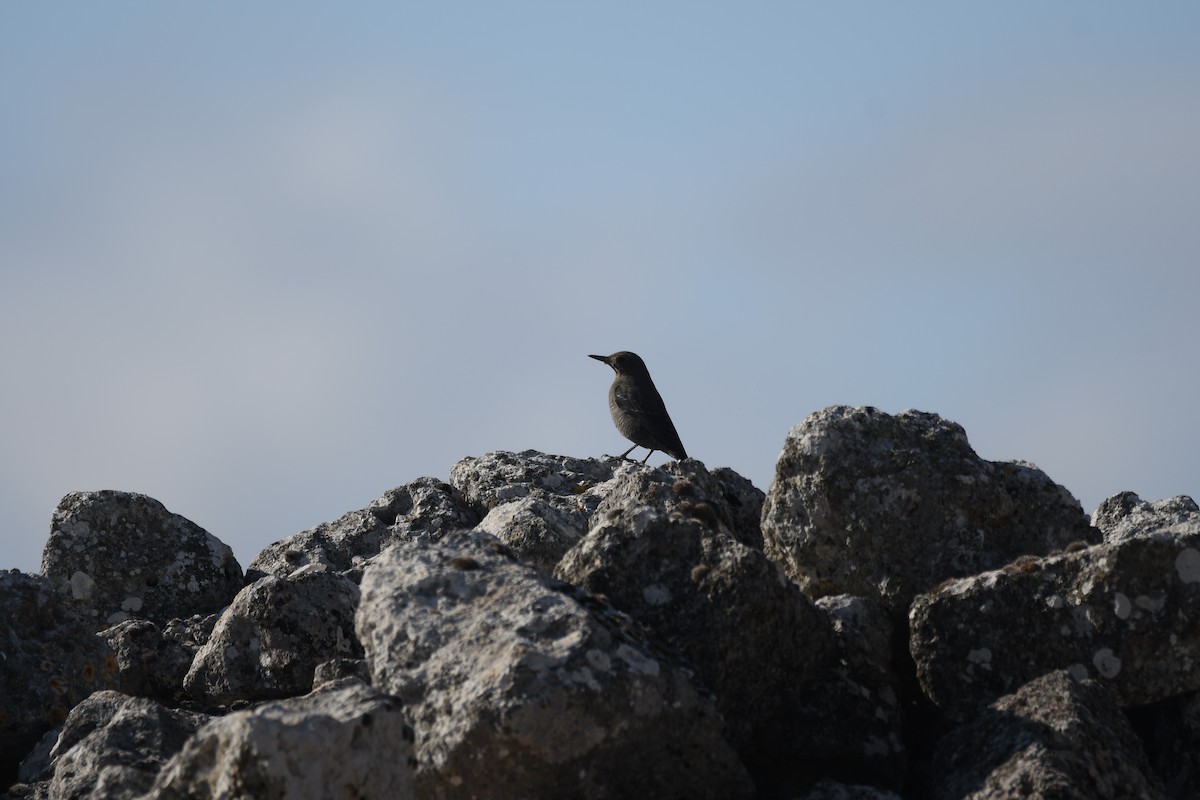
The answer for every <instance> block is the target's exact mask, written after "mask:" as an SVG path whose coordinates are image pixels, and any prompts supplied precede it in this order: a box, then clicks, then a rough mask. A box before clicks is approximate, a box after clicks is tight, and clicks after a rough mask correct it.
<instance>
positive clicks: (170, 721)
mask: <svg viewBox="0 0 1200 800" xmlns="http://www.w3.org/2000/svg"><path fill="white" fill-rule="evenodd" d="M208 719H209V718H208V717H207V716H206V715H204V714H197V713H194V712H189V711H178V710H173V709H169V708H167V707H165V706H162V705H160V704H159V703H157V702H155V701H153V700H149V699H146V698H142V697H129V696H128V695H124V694H121V693H119V692H113V691H101V692H96V693H95V694H93V695H92V696H90V697H88V698H87V699H86V700H84V701H83V702H82V703H80V704H79V705H77V706H75V708H74V709H72V710H71V713H70V714H69V715H68V716H67V719H66V721H65V722H64V723H63V726H62V730H61V731H60V733H59V735H58V738H57V740H56V742H55V744H54V746H53V748H52V749H51V750H50V752H49V755H48V758H47V762H46V764H45V765H43V766H42V769H41V771H40V774H37V775H35V776H32V779H33V780H36V781H37V782H38V784H39V786H38V787H36V788H37V789H40V790H41V791H42V792H44V794H45V796H47V797H49V798H51V800H59V798H64V799H65V798H77V799H78V800H84V799H85V798H88V799H92V798H94V800H125V799H128V800H133V799H134V798H139V797H142V796H143V795H144V794H145V792H146V791H147V790H148V789H149V788H150V786H151V784H153V783H154V779H155V777H156V776H157V775H158V772H159V770H161V769H162V766H163V764H165V763H166V762H167V760H168V759H169V758H170V757H171V756H173V755H174V754H175V753H176V752H178V751H179V750H180V749H181V748H182V747H183V744H184V742H186V741H187V739H188V738H189V737H190V736H191V735H192V734H193V733H195V732H196V731H197V730H198V729H199V728H200V727H201V726H202V725H204V724H205V723H206V722H208ZM30 788H31V789H32V788H34V787H30ZM29 794H36V793H35V792H29Z"/></svg>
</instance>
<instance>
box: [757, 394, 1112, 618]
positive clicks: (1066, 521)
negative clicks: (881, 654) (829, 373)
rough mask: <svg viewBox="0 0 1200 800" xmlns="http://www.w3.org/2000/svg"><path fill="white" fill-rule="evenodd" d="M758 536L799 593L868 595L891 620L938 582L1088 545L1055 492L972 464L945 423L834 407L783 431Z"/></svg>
mask: <svg viewBox="0 0 1200 800" xmlns="http://www.w3.org/2000/svg"><path fill="white" fill-rule="evenodd" d="M762 531H763V538H764V540H765V545H764V547H765V551H766V553H767V555H769V556H771V557H772V558H775V559H777V560H779V561H780V562H781V563H782V564H783V565H784V567H785V568H786V570H787V572H788V574H789V575H790V576H791V577H792V578H793V579H794V580H795V581H796V582H797V583H798V584H799V585H800V588H801V589H802V590H803V591H804V592H805V594H807V595H809V596H810V597H814V598H816V597H823V596H825V595H831V594H851V595H856V596H860V597H868V596H879V597H881V598H882V599H883V600H884V602H885V603H886V604H887V606H888V607H889V609H891V611H892V612H893V613H894V614H895V615H896V616H897V617H899V616H900V615H901V614H902V613H903V612H904V611H905V610H906V609H907V607H908V604H909V601H910V600H911V599H912V597H913V596H914V595H916V594H917V593H918V592H922V591H926V590H928V589H930V588H932V587H934V586H936V585H937V584H938V583H940V582H941V581H943V580H945V579H946V578H950V577H957V576H965V575H973V574H976V573H979V572H982V571H985V570H988V569H995V568H998V567H1000V566H1003V565H1004V564H1007V563H1008V562H1010V561H1012V560H1013V559H1015V558H1016V557H1018V556H1021V555H1025V554H1044V553H1049V552H1052V551H1054V550H1058V549H1061V548H1063V547H1065V546H1067V545H1068V544H1070V543H1072V542H1074V541H1076V540H1084V541H1087V542H1094V541H1098V539H1099V537H1098V534H1097V533H1096V532H1095V531H1094V530H1093V529H1092V528H1091V527H1090V526H1089V525H1088V520H1087V518H1086V517H1085V516H1084V514H1083V509H1082V508H1081V507H1080V505H1079V501H1077V500H1076V499H1075V498H1074V497H1072V496H1071V494H1070V493H1069V492H1068V491H1067V490H1066V489H1064V488H1063V487H1061V486H1059V485H1058V484H1056V483H1054V482H1053V481H1051V480H1050V479H1049V478H1048V477H1046V475H1045V473H1043V472H1041V471H1040V470H1038V469H1037V468H1036V467H1034V466H1032V465H1029V464H1025V463H1021V462H1011V463H1006V462H990V461H984V460H983V459H981V458H979V456H977V455H976V454H975V452H974V451H973V450H972V449H971V447H970V445H969V444H968V443H967V436H966V433H965V432H964V431H963V429H962V428H961V427H959V426H958V425H956V424H955V423H953V422H949V421H947V420H944V419H942V418H941V417H939V416H937V415H936V414H928V413H924V412H920V411H904V412H901V413H900V414H897V415H895V416H892V415H890V414H885V413H883V412H882V411H879V410H878V409H874V408H849V407H846V406H834V407H831V408H827V409H825V410H823V411H819V412H816V413H814V414H812V415H810V416H809V417H808V418H807V419H806V420H804V422H802V423H800V424H799V425H797V426H796V427H795V428H793V429H792V430H791V431H790V432H789V433H788V437H787V440H786V442H785V443H784V446H783V452H782V453H781V454H780V456H779V460H778V462H777V464H776V468H775V479H774V481H773V482H772V484H771V488H770V490H769V491H768V492H767V498H766V502H765V503H764V505H763V513H762Z"/></svg>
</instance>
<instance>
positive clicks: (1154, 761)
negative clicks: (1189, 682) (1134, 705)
mask: <svg viewBox="0 0 1200 800" xmlns="http://www.w3.org/2000/svg"><path fill="white" fill-rule="evenodd" d="M1127 713H1128V715H1129V717H1130V719H1131V722H1132V723H1133V727H1134V730H1136V731H1137V732H1138V733H1139V734H1140V735H1141V737H1142V742H1143V746H1144V747H1145V749H1146V755H1147V757H1148V758H1149V759H1150V766H1151V767H1152V768H1153V769H1154V773H1155V774H1156V775H1158V776H1159V778H1160V779H1161V780H1162V782H1163V789H1164V791H1165V793H1166V795H1167V797H1171V798H1177V799H1178V800H1195V798H1197V797H1200V694H1197V693H1193V694H1189V695H1186V696H1184V697H1174V698H1172V699H1170V700H1166V701H1163V702H1162V703H1157V704H1155V705H1152V706H1146V707H1143V708H1139V709H1132V710H1130V711H1129V712H1127Z"/></svg>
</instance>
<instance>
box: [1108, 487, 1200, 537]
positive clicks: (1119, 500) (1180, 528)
mask: <svg viewBox="0 0 1200 800" xmlns="http://www.w3.org/2000/svg"><path fill="white" fill-rule="evenodd" d="M1092 525H1094V526H1095V527H1097V528H1099V529H1100V532H1101V533H1103V534H1104V541H1105V542H1106V543H1107V544H1117V543H1118V542H1122V541H1124V540H1126V539H1130V538H1133V537H1135V536H1143V535H1145V534H1147V533H1153V532H1154V531H1162V530H1166V531H1172V532H1174V533H1200V506H1197V505H1196V501H1195V500H1193V499H1192V498H1190V497H1188V496H1186V495H1179V496H1178V497H1172V498H1170V499H1168V500H1152V501H1150V502H1146V501H1145V500H1142V498H1140V497H1138V496H1137V495H1136V494H1134V493H1133V492H1121V493H1120V494H1117V495H1114V496H1112V497H1110V498H1108V499H1107V500H1105V501H1104V502H1103V503H1101V504H1100V506H1099V508H1097V509H1096V510H1095V511H1094V512H1092Z"/></svg>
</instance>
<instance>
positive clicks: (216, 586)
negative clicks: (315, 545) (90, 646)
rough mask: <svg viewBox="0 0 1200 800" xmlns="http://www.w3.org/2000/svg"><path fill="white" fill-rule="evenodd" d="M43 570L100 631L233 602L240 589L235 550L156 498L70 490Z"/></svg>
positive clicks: (58, 510)
mask: <svg viewBox="0 0 1200 800" xmlns="http://www.w3.org/2000/svg"><path fill="white" fill-rule="evenodd" d="M42 574H43V575H45V576H46V578H47V579H49V580H50V582H51V584H52V585H53V586H54V588H55V589H56V590H58V592H59V593H60V594H62V595H63V596H64V597H66V598H68V602H70V603H71V604H72V605H74V606H75V607H76V608H78V609H79V610H80V612H81V613H83V614H84V615H85V616H87V617H88V618H90V619H91V620H92V621H93V624H92V627H93V629H94V630H101V629H103V628H106V627H108V626H110V625H115V624H117V623H118V622H122V621H123V620H126V619H129V618H130V617H139V618H142V619H148V620H151V621H152V622H157V623H160V624H161V623H164V622H166V621H167V620H169V619H171V618H172V617H187V616H191V615H192V614H204V613H209V612H212V611H216V610H217V609H219V608H221V607H223V606H225V605H227V604H228V603H229V601H230V600H231V599H232V598H233V596H234V595H235V594H237V591H238V589H240V588H242V568H241V567H240V566H238V563H237V560H236V559H234V557H233V551H232V550H230V549H229V547H228V546H227V545H225V544H224V543H222V542H221V541H220V540H219V539H217V538H216V537H215V536H213V535H212V534H210V533H208V532H207V531H205V530H204V529H203V528H201V527H200V526H199V525H196V524H195V523H194V522H192V521H190V520H188V519H185V518H184V517H181V516H179V515H178V514H172V513H171V512H169V511H167V509H166V508H164V507H163V505H162V503H160V502H158V501H157V500H155V499H154V498H152V497H147V496H146V495H143V494H134V493H132V492H115V491H101V492H72V493H71V494H68V495H67V496H66V497H64V498H63V499H62V501H61V502H59V504H58V508H56V509H55V510H54V515H53V517H52V519H51V525H50V539H49V541H47V542H46V548H45V550H44V551H43V553H42Z"/></svg>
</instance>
